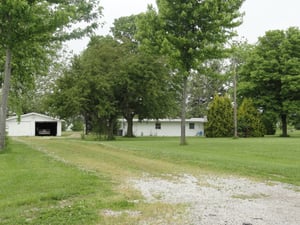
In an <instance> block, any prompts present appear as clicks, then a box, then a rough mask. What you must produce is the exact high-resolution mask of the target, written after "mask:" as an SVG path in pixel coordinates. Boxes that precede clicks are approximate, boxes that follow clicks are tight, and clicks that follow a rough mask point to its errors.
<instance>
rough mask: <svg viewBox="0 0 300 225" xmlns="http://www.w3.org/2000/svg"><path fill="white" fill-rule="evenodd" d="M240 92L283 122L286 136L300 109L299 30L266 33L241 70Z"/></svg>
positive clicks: (290, 29)
mask: <svg viewBox="0 0 300 225" xmlns="http://www.w3.org/2000/svg"><path fill="white" fill-rule="evenodd" d="M240 80H241V83H240V93H241V94H242V95H244V96H247V97H251V98H252V99H253V100H254V101H255V102H254V103H255V104H256V106H257V107H260V108H261V109H262V110H263V111H264V113H266V114H270V113H271V114H272V113H275V114H276V115H278V116H279V118H280V119H281V125H282V136H283V137H287V136H288V133H287V123H288V121H287V119H288V116H289V115H290V114H293V113H296V112H297V111H298V110H299V107H300V30H299V28H289V29H288V30H286V31H283V30H274V31H268V32H266V34H265V36H263V37H261V38H259V41H258V43H257V45H256V46H255V48H254V50H253V51H252V52H249V58H248V60H247V62H246V63H245V64H244V66H243V67H242V69H241V71H240Z"/></svg>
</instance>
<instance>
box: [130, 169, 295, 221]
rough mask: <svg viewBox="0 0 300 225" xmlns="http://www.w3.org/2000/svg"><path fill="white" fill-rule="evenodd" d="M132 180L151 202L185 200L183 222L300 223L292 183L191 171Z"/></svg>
mask: <svg viewBox="0 0 300 225" xmlns="http://www.w3.org/2000/svg"><path fill="white" fill-rule="evenodd" d="M130 184H131V185H133V186H134V188H135V189H137V190H139V191H140V192H141V193H142V195H143V196H144V197H145V201H146V202H148V203H154V202H164V203H169V204H186V205H187V215H186V223H184V224H189V225H191V224H193V225H212V224H214V225H243V224H244V225H245V224H249V225H250V224H252V225H269V224H272V225H284V224H286V225H298V224H300V216H299V215H300V192H299V188H298V187H295V186H292V185H287V184H282V183H263V182H255V181H251V180H249V179H245V178H238V177H233V176H230V177H217V176H208V175H205V176H200V177H195V176H192V175H189V174H183V175H180V176H171V175H170V176H168V177H166V178H165V179H163V178H155V177H150V176H149V175H145V176H144V177H142V178H141V179H134V180H130ZM143 224H147V223H143ZM149 224H154V223H149Z"/></svg>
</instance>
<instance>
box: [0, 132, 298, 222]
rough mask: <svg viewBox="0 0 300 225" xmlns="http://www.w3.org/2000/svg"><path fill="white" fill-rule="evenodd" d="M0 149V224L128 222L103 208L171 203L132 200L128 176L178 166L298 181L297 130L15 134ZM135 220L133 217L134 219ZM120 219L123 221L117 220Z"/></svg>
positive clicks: (143, 207) (178, 169)
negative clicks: (106, 138) (220, 134)
mask: <svg viewBox="0 0 300 225" xmlns="http://www.w3.org/2000/svg"><path fill="white" fill-rule="evenodd" d="M10 147H11V150H10V151H8V152H5V153H2V154H0V199H1V201H0V224H135V223H136V222H137V221H136V219H137V218H129V217H128V216H127V217H126V215H123V216H122V217H110V218H107V217H105V216H103V215H102V213H101V211H102V210H103V209H113V210H122V209H130V210H142V211H143V212H147V213H144V214H143V217H147V216H149V217H153V216H155V215H154V214H155V212H156V213H158V211H157V208H160V210H161V211H168V210H172V211H174V210H179V209H177V208H176V209H174V208H172V207H174V206H170V205H159V206H158V205H154V206H153V205H152V206H150V205H147V204H141V203H139V204H138V205H136V204H134V203H132V200H136V199H141V198H142V197H141V196H140V194H139V193H135V192H134V191H133V190H130V188H124V183H125V181H126V180H127V179H128V178H131V177H135V178H137V177H140V176H142V175H143V174H145V173H149V174H152V175H154V176H161V175H163V174H172V173H173V174H178V173H186V172H187V173H192V174H201V173H214V174H219V173H220V174H229V175H232V174H233V175H237V176H247V177H252V178H254V179H260V180H268V181H269V180H270V181H281V182H285V183H290V184H294V185H298V186H299V185H300V163H299V162H300V137H299V136H298V135H297V133H295V135H292V137H290V138H279V137H265V138H248V139H243V138H240V139H231V138H216V139H208V138H196V137H195V138H188V145H186V146H180V145H179V138H169V137H165V138H163V137H160V138H159V137H143V138H133V139H129V138H118V139H117V141H112V142H97V141H84V140H81V139H80V138H69V137H68V136H64V137H61V138H41V137H34V138H19V139H16V140H14V141H12V143H11V146H10ZM139 219H140V218H139ZM124 221H126V223H124Z"/></svg>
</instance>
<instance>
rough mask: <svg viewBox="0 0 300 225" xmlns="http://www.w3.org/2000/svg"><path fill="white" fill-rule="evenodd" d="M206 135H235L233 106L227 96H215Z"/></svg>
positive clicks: (211, 105) (208, 115)
mask: <svg viewBox="0 0 300 225" xmlns="http://www.w3.org/2000/svg"><path fill="white" fill-rule="evenodd" d="M205 135H206V137H232V136H233V107H232V104H231V101H230V98H229V97H227V96H224V97H223V96H218V95H215V96H214V100H213V101H212V102H211V104H210V106H209V109H208V113H207V123H206V124H205Z"/></svg>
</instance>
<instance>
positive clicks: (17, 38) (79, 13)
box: [0, 0, 99, 150]
mask: <svg viewBox="0 0 300 225" xmlns="http://www.w3.org/2000/svg"><path fill="white" fill-rule="evenodd" d="M98 16H99V10H98V0H89V1H86V0H76V1H73V0H72V1H61V0H3V1H1V3H0V44H1V47H2V49H4V52H5V69H4V79H3V85H2V101H1V108H0V149H1V150H2V149H3V148H4V146H5V126H6V115H7V102H8V95H9V89H10V81H11V75H13V74H12V67H13V61H12V60H13V55H14V54H15V53H16V52H17V51H18V50H20V49H21V47H23V48H26V47H27V46H31V45H37V46H41V47H43V48H40V49H49V48H51V47H52V44H53V43H57V42H60V41H64V40H68V39H72V38H79V37H82V36H83V35H84V34H87V33H89V32H91V31H92V30H93V29H94V28H96V27H97V23H91V22H92V21H93V20H94V19H97V18H98ZM78 22H87V23H89V25H87V26H86V27H85V28H84V29H80V28H76V29H72V25H74V24H77V23H78ZM34 53H36V52H32V54H31V56H32V58H33V59H34V58H35V57H34Z"/></svg>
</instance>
